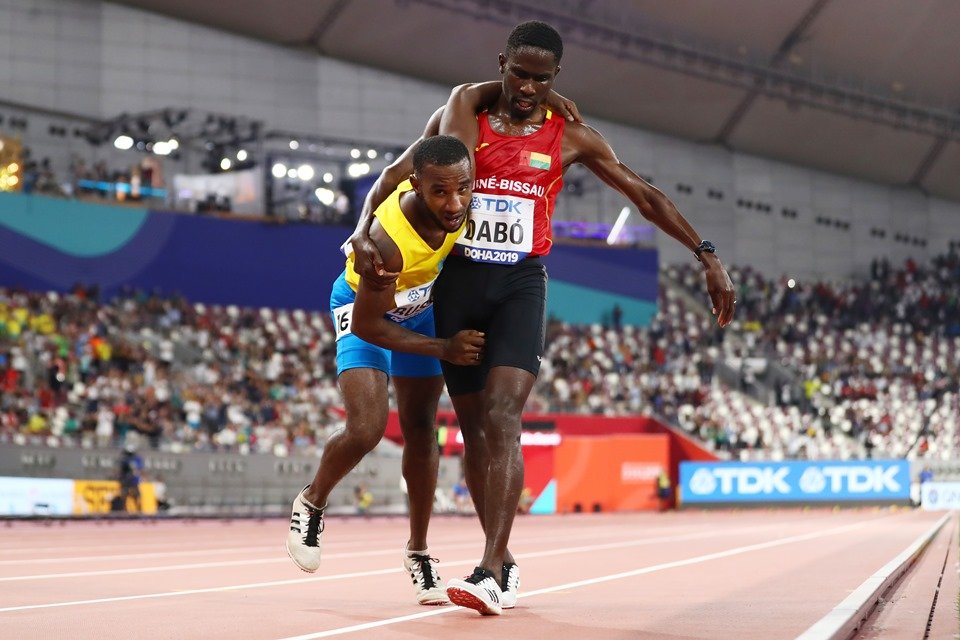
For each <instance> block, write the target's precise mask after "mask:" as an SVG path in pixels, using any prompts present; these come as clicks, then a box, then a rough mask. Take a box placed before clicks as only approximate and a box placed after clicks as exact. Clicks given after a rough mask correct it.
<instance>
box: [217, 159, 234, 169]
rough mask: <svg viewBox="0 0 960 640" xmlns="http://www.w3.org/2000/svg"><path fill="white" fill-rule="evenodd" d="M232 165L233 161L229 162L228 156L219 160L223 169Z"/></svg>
mask: <svg viewBox="0 0 960 640" xmlns="http://www.w3.org/2000/svg"><path fill="white" fill-rule="evenodd" d="M232 166H233V163H232V162H230V158H224V159H223V160H221V161H220V168H221V169H223V170H224V171H226V170H227V169H229V168H230V167H232Z"/></svg>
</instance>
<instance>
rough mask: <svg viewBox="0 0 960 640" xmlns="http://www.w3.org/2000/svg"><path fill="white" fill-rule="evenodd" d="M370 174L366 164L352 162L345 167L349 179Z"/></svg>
mask: <svg viewBox="0 0 960 640" xmlns="http://www.w3.org/2000/svg"><path fill="white" fill-rule="evenodd" d="M368 173H370V165H369V164H367V163H366V162H353V163H351V164H349V165H347V175H349V176H350V177H351V178H359V177H360V176H365V175H367V174H368Z"/></svg>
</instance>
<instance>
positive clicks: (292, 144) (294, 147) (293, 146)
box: [290, 140, 300, 151]
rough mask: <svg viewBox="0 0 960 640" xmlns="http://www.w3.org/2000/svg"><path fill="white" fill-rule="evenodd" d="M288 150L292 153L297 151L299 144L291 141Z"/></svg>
mask: <svg viewBox="0 0 960 640" xmlns="http://www.w3.org/2000/svg"><path fill="white" fill-rule="evenodd" d="M290 148H291V149H293V150H294V151H296V150H297V149H299V148H300V143H299V142H297V141H296V140H291V141H290Z"/></svg>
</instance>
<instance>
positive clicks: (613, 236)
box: [607, 207, 630, 244]
mask: <svg viewBox="0 0 960 640" xmlns="http://www.w3.org/2000/svg"><path fill="white" fill-rule="evenodd" d="M629 215H630V207H624V208H623V209H621V210H620V215H619V216H617V221H616V222H614V223H613V228H612V229H610V235H608V236H607V244H613V243H614V242H616V241H617V238H619V237H620V232H621V231H623V225H624V224H626V222H627V216H629Z"/></svg>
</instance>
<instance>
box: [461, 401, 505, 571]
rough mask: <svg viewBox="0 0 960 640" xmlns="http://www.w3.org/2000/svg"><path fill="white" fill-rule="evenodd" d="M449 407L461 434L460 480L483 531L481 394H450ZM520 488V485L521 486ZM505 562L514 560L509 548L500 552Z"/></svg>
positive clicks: (485, 457)
mask: <svg viewBox="0 0 960 640" xmlns="http://www.w3.org/2000/svg"><path fill="white" fill-rule="evenodd" d="M450 400H451V401H452V402H453V408H454V410H455V411H456V412H457V422H459V423H460V432H461V433H462V434H463V466H464V479H465V480H466V482H467V489H469V490H470V499H471V500H473V507H474V509H476V511H477V517H478V518H479V519H480V528H481V529H483V531H484V533H486V531H487V528H486V509H485V500H484V498H485V496H486V487H485V484H486V481H487V477H488V467H489V464H490V453H489V451H488V449H487V441H486V437H485V435H484V431H483V415H484V412H483V402H484V393H483V392H482V391H478V392H476V393H465V394H463V395H458V396H452V397H451V398H450ZM521 491H522V488H521ZM504 561H505V562H514V559H513V554H511V553H510V551H509V549H508V550H507V551H506V553H505V555H504Z"/></svg>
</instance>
